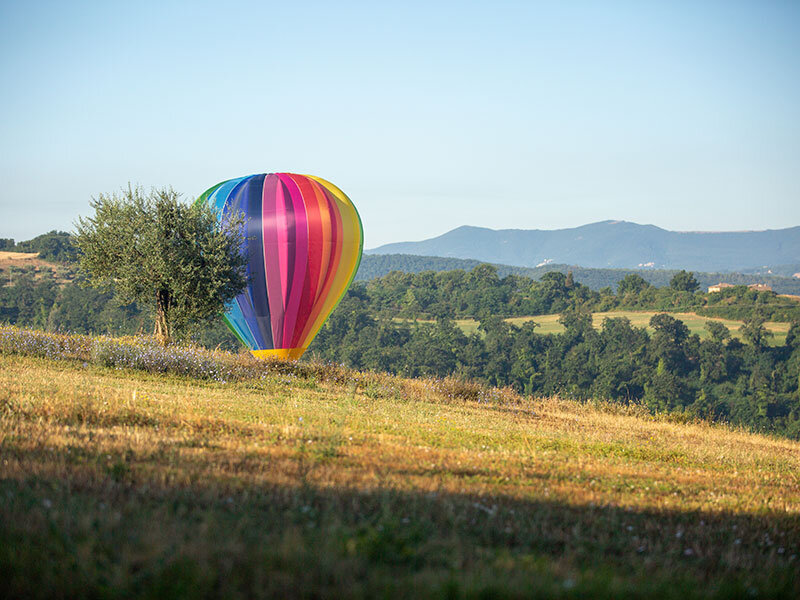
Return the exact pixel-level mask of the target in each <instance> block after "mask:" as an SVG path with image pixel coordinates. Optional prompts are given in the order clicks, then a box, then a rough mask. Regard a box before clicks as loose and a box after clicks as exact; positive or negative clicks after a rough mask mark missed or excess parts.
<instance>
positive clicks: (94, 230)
mask: <svg viewBox="0 0 800 600" xmlns="http://www.w3.org/2000/svg"><path fill="white" fill-rule="evenodd" d="M91 206H92V208H93V209H94V215H93V216H91V217H87V218H81V219H79V221H78V224H77V227H76V234H75V245H76V246H77V248H78V250H79V252H80V269H81V272H82V274H84V275H85V276H86V278H87V282H88V284H89V285H92V286H94V287H96V288H98V289H101V290H104V291H113V293H114V294H115V295H116V296H117V297H118V298H119V300H120V301H121V302H122V303H130V302H136V303H137V304H138V305H139V306H141V307H149V308H150V309H152V311H153V312H154V314H155V333H156V336H157V337H158V338H159V340H160V341H161V342H162V343H164V344H167V343H169V341H170V339H171V337H172V335H173V330H181V329H183V328H185V327H186V326H187V325H188V324H189V323H191V322H194V321H201V320H204V319H207V318H209V317H211V316H214V315H217V314H219V313H221V312H222V311H223V309H224V305H225V303H226V302H228V301H230V300H232V299H233V298H234V297H235V296H236V295H237V294H238V293H239V292H240V291H241V290H242V289H243V288H244V286H245V285H246V278H245V264H246V260H245V258H244V257H243V256H242V254H241V252H240V248H241V246H242V243H243V237H242V225H243V221H242V219H241V218H240V217H235V218H232V219H229V220H225V221H223V222H222V223H218V222H217V218H216V215H215V214H214V212H213V210H212V209H211V208H210V207H208V206H207V205H205V204H202V203H201V204H197V205H192V206H190V205H187V204H184V203H183V202H181V201H180V200H179V195H178V194H177V193H176V192H175V191H173V190H172V189H161V190H153V191H151V192H150V193H149V194H145V193H144V192H143V190H142V189H141V188H138V187H136V188H132V187H130V186H129V187H128V189H126V190H123V191H122V193H121V194H112V195H101V196H99V197H98V198H97V199H96V200H94V201H92V203H91Z"/></svg>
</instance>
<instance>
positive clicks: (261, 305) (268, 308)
mask: <svg viewBox="0 0 800 600" xmlns="http://www.w3.org/2000/svg"><path fill="white" fill-rule="evenodd" d="M197 202H208V204H209V205H210V206H211V207H212V208H214V209H215V210H216V212H217V215H218V218H219V219H223V218H225V216H226V215H227V214H229V213H231V212H234V211H235V212H240V213H243V216H244V218H245V219H246V225H245V231H246V234H245V237H246V240H245V244H244V247H243V248H242V252H244V253H245V254H246V256H247V260H248V263H247V275H248V286H247V288H246V289H245V291H244V292H242V293H241V294H239V295H238V296H237V297H236V298H235V299H234V300H233V301H232V302H230V303H229V304H228V305H227V306H226V312H225V315H224V316H223V318H224V320H225V322H226V323H227V325H228V327H229V328H230V329H231V331H233V333H234V334H235V335H236V337H237V338H239V340H240V341H241V342H242V343H243V344H245V345H246V346H247V347H248V348H250V350H251V352H252V353H253V354H254V355H255V356H257V357H259V358H268V357H276V358H283V359H292V360H295V359H298V358H300V356H302V354H303V352H305V350H306V348H308V345H309V344H310V343H311V340H312V339H314V336H315V335H316V334H317V332H318V331H319V330H320V328H321V327H322V325H323V323H324V322H325V320H326V319H327V318H328V316H329V315H330V314H331V312H333V309H334V308H336V305H337V304H338V303H339V300H341V298H342V296H343V295H344V293H345V291H347V288H348V286H349V285H350V282H351V281H352V280H353V277H354V276H355V274H356V271H357V270H358V265H359V263H360V262H361V251H362V248H363V245H364V235H363V230H362V227H361V219H360V218H359V216H358V212H357V211H356V208H355V206H353V203H352V202H351V201H350V199H349V198H348V197H347V196H346V195H345V194H344V193H343V192H342V191H341V190H340V189H339V188H338V187H336V186H335V185H333V184H332V183H330V182H328V181H325V180H324V179H321V178H319V177H314V176H313V175H295V174H294V173H265V174H261V175H249V176H247V177H240V178H238V179H231V180H229V181H224V182H222V183H219V184H217V185H215V186H214V187H212V188H211V189H209V190H208V191H206V192H205V193H204V194H203V195H202V196H200V198H198V199H197Z"/></svg>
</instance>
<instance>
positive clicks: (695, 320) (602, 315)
mask: <svg viewBox="0 0 800 600" xmlns="http://www.w3.org/2000/svg"><path fill="white" fill-rule="evenodd" d="M656 314H658V312H657V311H633V310H617V311H609V312H597V313H593V314H592V324H593V325H594V327H595V328H596V329H600V328H601V327H602V326H603V320H605V319H616V318H620V317H625V318H627V319H629V320H630V322H631V325H633V326H634V327H646V328H647V329H648V331H650V332H651V333H652V329H651V328H650V319H651V318H652V317H653V315H656ZM669 315H670V316H672V317H674V318H676V319H680V320H681V321H683V322H684V323H685V324H686V326H687V327H688V328H689V331H690V333H693V334H694V333H696V334H698V335H699V336H700V339H707V338H709V337H710V335H709V333H708V331H706V329H705V324H706V322H707V321H717V322H718V323H722V324H723V325H725V327H727V328H728V329H729V330H730V332H731V337H734V338H737V339H742V337H741V334H740V333H739V328H740V327H741V326H742V325H743V322H742V321H734V320H731V319H717V318H711V317H702V316H700V315H697V314H695V313H669ZM559 316H560V315H557V314H556V315H539V316H532V317H511V318H508V319H506V321H508V322H509V323H513V324H514V325H517V326H520V325H522V324H523V323H526V322H528V321H534V322H536V324H537V325H538V327H537V329H536V331H537V332H538V333H542V334H552V333H563V331H564V326H563V325H561V323H559V322H558V319H559ZM431 322H432V321H431ZM455 322H456V324H457V325H458V326H459V327H460V328H461V330H462V331H463V332H464V333H467V334H470V333H477V332H478V321H476V320H475V319H456V321H455ZM764 326H765V327H766V328H767V329H768V330H769V331H771V332H772V334H773V337H772V339H771V340H770V344H771V345H773V346H782V345H783V344H784V343H785V342H786V334H787V333H788V332H789V327H790V323H779V322H771V321H770V322H767V323H764Z"/></svg>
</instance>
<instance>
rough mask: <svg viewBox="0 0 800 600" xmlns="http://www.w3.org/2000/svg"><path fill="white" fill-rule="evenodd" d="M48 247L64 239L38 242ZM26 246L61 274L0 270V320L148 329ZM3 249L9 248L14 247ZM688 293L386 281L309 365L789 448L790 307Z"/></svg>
mask: <svg viewBox="0 0 800 600" xmlns="http://www.w3.org/2000/svg"><path fill="white" fill-rule="evenodd" d="M57 236H66V234H51V238H52V237H57ZM40 237H42V238H45V239H40V240H38V242H37V241H36V240H31V242H27V243H26V244H27V245H26V246H24V251H34V252H42V253H45V252H47V253H49V254H48V256H49V259H50V260H51V261H54V262H59V261H60V262H62V263H66V267H67V268H66V270H65V271H64V270H61V271H59V270H58V269H56V270H52V269H48V268H44V267H19V266H10V267H7V268H6V269H5V270H4V271H3V277H4V278H5V285H4V286H3V287H0V321H2V322H7V323H12V324H17V325H20V326H28V327H36V328H41V329H48V330H54V331H73V332H80V333H113V334H131V333H140V332H149V330H150V328H151V327H152V316H151V315H149V314H146V313H144V312H142V311H141V310H139V309H138V308H137V307H136V306H135V305H120V304H119V303H117V302H115V301H114V299H113V298H112V296H111V295H110V294H103V293H100V292H97V291H96V290H94V289H92V288H86V287H83V286H82V285H81V280H80V276H79V275H78V274H77V272H76V271H75V270H74V267H71V266H70V264H71V262H72V261H73V260H74V254H72V252H73V251H72V250H71V246H70V245H69V243H68V239H67V240H66V245H64V244H61V243H58V241H57V240H56V241H54V240H53V239H47V236H40ZM34 242H35V243H34ZM13 249H14V250H20V251H22V250H23V248H20V245H19V244H16V245H14V246H13ZM40 256H41V255H40ZM698 290H699V284H698V281H697V279H696V278H695V276H694V275H693V274H692V273H687V272H685V271H679V272H675V273H674V274H673V275H672V277H671V279H670V281H669V284H668V285H665V286H662V287H656V286H653V285H651V284H650V283H649V282H648V281H646V280H645V279H644V278H643V277H642V276H641V275H639V274H636V273H628V274H627V275H625V276H624V277H622V278H621V279H620V280H619V281H618V282H617V283H616V285H615V287H614V288H611V287H605V288H603V289H600V290H593V289H591V288H589V287H588V286H586V285H584V284H582V283H581V282H579V281H578V280H577V278H576V277H575V276H574V274H573V273H571V272H569V273H567V274H564V273H561V272H559V271H551V272H548V273H545V274H543V275H542V276H541V278H540V279H538V280H534V279H532V278H529V277H525V276H520V275H515V274H508V275H506V276H504V277H501V276H500V275H499V273H498V269H497V268H495V267H493V266H491V265H486V264H480V265H477V266H475V267H474V268H472V269H471V270H469V271H466V270H460V269H457V270H451V271H441V272H433V271H425V272H420V273H401V272H393V273H390V274H388V275H386V276H383V277H379V278H376V279H372V280H370V281H367V282H357V283H354V284H353V285H352V286H351V288H350V290H349V291H348V292H347V294H346V295H345V297H344V298H343V300H342V302H341V303H340V304H339V306H338V307H337V309H336V310H335V311H334V313H333V314H332V315H331V318H330V319H329V320H328V322H327V323H326V325H325V326H324V327H323V328H322V330H321V331H320V333H319V335H318V336H317V338H316V339H315V341H314V342H313V343H312V345H311V347H310V348H309V355H312V356H316V357H318V358H321V359H323V360H330V361H336V362H342V363H345V364H347V365H348V366H352V367H357V368H364V369H379V370H385V371H390V372H394V373H400V374H404V375H409V376H425V375H439V376H442V375H450V374H452V375H455V376H457V377H463V378H467V379H474V380H480V381H485V382H488V383H491V384H493V385H498V386H511V387H514V388H515V389H517V390H519V391H521V392H524V393H527V394H537V395H547V394H560V395H564V396H568V397H572V398H579V399H586V400H588V399H596V400H609V401H613V402H622V403H629V402H643V403H645V404H646V405H647V406H648V407H649V408H650V409H651V410H652V411H659V412H673V413H676V414H679V415H682V417H686V418H692V417H699V418H707V419H712V420H724V421H728V422H731V423H735V424H741V425H744V426H747V427H750V428H754V429H757V430H763V431H770V432H775V433H779V434H782V435H787V436H790V437H793V438H800V392H798V386H799V385H800V381H798V379H799V378H800V303H798V302H797V301H795V300H793V299H790V298H786V297H781V296H779V295H777V294H775V293H773V292H768V291H755V290H752V289H749V288H747V287H745V286H735V287H731V288H727V289H724V290H723V291H721V292H716V293H712V294H708V293H704V292H701V291H698ZM610 310H650V311H663V313H662V314H656V315H655V316H654V317H653V318H652V319H651V321H650V327H651V331H648V330H646V329H644V328H637V327H633V326H632V325H631V323H630V321H628V319H626V318H612V319H606V321H605V322H604V323H603V324H602V327H600V328H599V329H596V328H594V327H593V326H592V319H591V313H592V312H601V311H610ZM670 312H673V313H674V312H695V313H698V314H702V315H706V316H712V317H723V318H728V319H736V320H741V321H744V325H743V327H742V329H741V331H740V333H741V337H742V338H743V340H744V341H742V340H739V339H734V338H732V337H731V335H730V334H731V332H730V331H729V330H728V329H727V328H726V327H725V326H724V325H722V324H721V323H717V322H710V323H708V324H707V328H708V336H707V339H702V340H701V339H700V337H699V336H697V335H691V334H690V333H689V330H688V328H687V327H686V325H685V324H684V323H683V322H682V321H680V320H678V319H676V318H674V317H672V316H670V314H668V313H670ZM548 314H560V319H559V320H560V322H561V324H562V325H563V326H564V328H565V331H564V332H563V333H560V334H550V335H543V334H540V333H537V331H536V329H537V325H536V323H535V320H534V321H529V322H527V323H525V324H524V325H522V326H519V327H518V326H515V325H513V324H511V323H509V322H507V321H506V320H504V319H505V318H508V317H514V316H529V315H548ZM460 318H473V319H476V320H478V321H479V327H478V331H477V332H476V333H472V334H467V333H465V332H464V331H463V330H462V329H461V328H459V327H458V326H457V325H456V323H455V322H454V320H455V319H460ZM765 321H784V322H791V323H793V324H792V326H791V328H790V330H789V332H788V335H787V337H786V342H785V344H784V345H780V346H771V345H770V344H769V341H770V340H769V338H770V335H771V334H770V333H769V331H768V330H767V329H766V328H765V327H764V323H765ZM188 335H189V337H190V338H191V340H192V341H195V342H197V343H201V344H203V345H206V346H210V347H215V346H219V345H221V346H223V347H227V348H231V349H235V348H236V347H237V343H236V342H235V340H234V338H233V336H232V335H231V334H230V333H229V332H227V330H226V329H225V327H224V326H223V325H222V324H221V322H220V321H214V322H210V323H200V324H198V325H197V326H196V327H195V328H194V329H193V330H191V331H190V332H189V334H188Z"/></svg>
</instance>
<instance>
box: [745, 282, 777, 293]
mask: <svg viewBox="0 0 800 600" xmlns="http://www.w3.org/2000/svg"><path fill="white" fill-rule="evenodd" d="M747 287H748V288H750V289H751V290H755V291H757V292H771V291H772V286H771V285H767V284H766V283H751V284H750V285H748V286H747Z"/></svg>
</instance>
